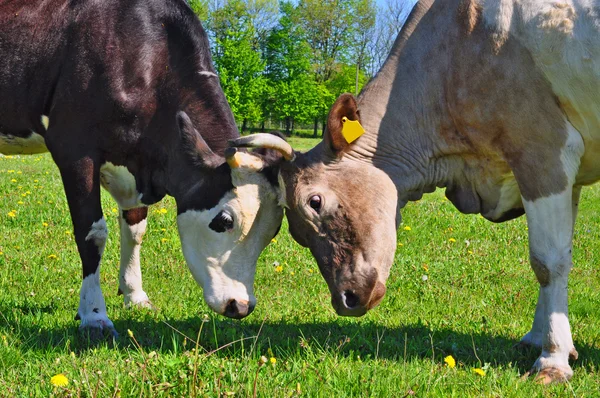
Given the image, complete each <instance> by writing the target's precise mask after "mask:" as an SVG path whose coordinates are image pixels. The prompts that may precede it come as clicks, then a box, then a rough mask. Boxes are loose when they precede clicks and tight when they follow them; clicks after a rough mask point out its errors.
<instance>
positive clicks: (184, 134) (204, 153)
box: [177, 111, 223, 168]
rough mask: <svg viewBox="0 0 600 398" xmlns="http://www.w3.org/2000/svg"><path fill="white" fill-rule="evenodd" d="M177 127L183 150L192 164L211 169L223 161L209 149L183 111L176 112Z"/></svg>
mask: <svg viewBox="0 0 600 398" xmlns="http://www.w3.org/2000/svg"><path fill="white" fill-rule="evenodd" d="M177 127H178V128H179V134H180V136H181V142H182V145H183V149H184V151H185V152H186V153H187V155H188V156H189V157H190V158H191V160H192V162H193V163H195V164H198V165H200V166H204V167H211V168H212V167H217V166H218V165H219V164H221V163H223V159H221V158H220V157H219V156H218V155H216V154H215V153H214V152H213V151H212V150H211V149H210V147H209V146H208V144H207V143H206V141H204V138H202V136H201V135H200V133H199V132H198V130H196V129H195V128H194V124H193V123H192V121H191V120H190V117H189V116H188V115H187V113H185V112H184V111H179V112H177Z"/></svg>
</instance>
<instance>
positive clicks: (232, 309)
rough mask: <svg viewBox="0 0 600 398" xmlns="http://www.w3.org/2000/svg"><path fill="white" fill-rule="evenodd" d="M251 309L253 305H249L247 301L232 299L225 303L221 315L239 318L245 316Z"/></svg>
mask: <svg viewBox="0 0 600 398" xmlns="http://www.w3.org/2000/svg"><path fill="white" fill-rule="evenodd" d="M253 309H254V306H252V305H249V303H248V302H247V301H237V300H235V299H232V300H229V302H228V303H227V306H226V307H225V312H223V315H225V316H226V317H228V318H235V319H241V318H244V317H245V316H248V315H249V314H250V313H251V312H252V310H253Z"/></svg>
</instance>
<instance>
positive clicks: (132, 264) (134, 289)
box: [119, 207, 153, 308]
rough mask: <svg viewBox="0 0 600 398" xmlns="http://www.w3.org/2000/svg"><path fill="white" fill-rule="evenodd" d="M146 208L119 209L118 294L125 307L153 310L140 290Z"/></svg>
mask: <svg viewBox="0 0 600 398" xmlns="http://www.w3.org/2000/svg"><path fill="white" fill-rule="evenodd" d="M147 215H148V208H147V207H138V208H135V209H130V210H121V209H119V226H120V229H121V263H120V271H119V294H122V295H123V301H124V303H125V306H127V307H129V306H132V305H133V306H139V307H144V308H153V306H152V303H151V302H150V299H149V298H148V295H147V294H146V292H145V291H144V289H143V288H142V270H141V267H140V249H141V248H142V238H143V237H144V234H145V233H146V217H147Z"/></svg>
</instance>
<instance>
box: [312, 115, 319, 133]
mask: <svg viewBox="0 0 600 398" xmlns="http://www.w3.org/2000/svg"><path fill="white" fill-rule="evenodd" d="M318 129H319V118H318V117H316V118H315V124H314V127H313V138H317V137H318V135H317V130H318Z"/></svg>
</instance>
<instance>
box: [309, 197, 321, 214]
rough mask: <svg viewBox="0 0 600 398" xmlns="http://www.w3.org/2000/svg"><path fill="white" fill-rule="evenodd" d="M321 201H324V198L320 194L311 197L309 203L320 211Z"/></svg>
mask: <svg viewBox="0 0 600 398" xmlns="http://www.w3.org/2000/svg"><path fill="white" fill-rule="evenodd" d="M321 202H322V200H321V197H320V196H319V195H313V196H311V197H310V200H309V201H308V205H309V206H310V207H311V208H313V210H315V211H316V212H317V213H318V212H319V210H321Z"/></svg>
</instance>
